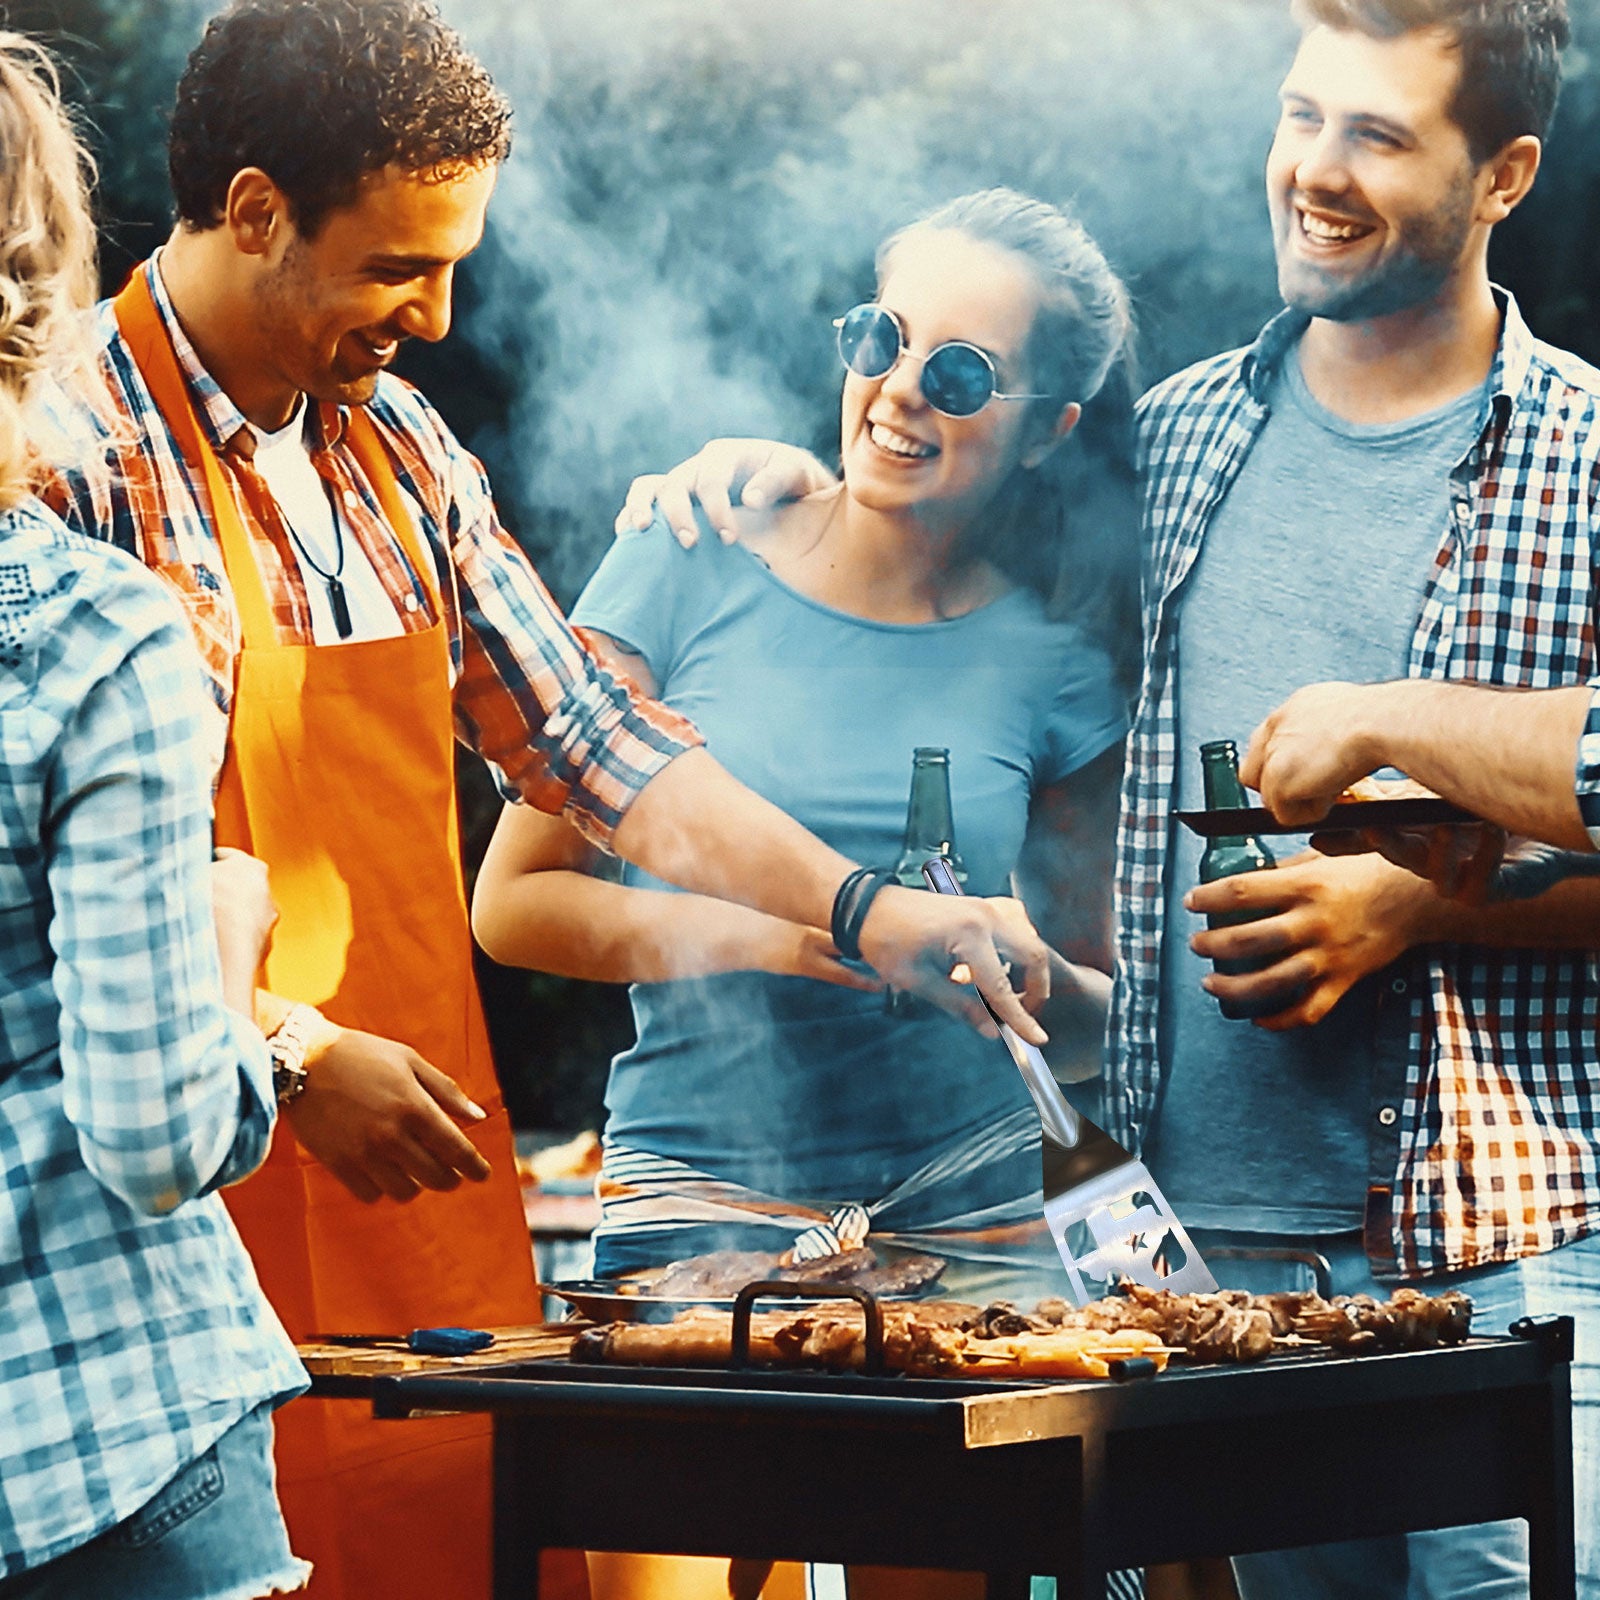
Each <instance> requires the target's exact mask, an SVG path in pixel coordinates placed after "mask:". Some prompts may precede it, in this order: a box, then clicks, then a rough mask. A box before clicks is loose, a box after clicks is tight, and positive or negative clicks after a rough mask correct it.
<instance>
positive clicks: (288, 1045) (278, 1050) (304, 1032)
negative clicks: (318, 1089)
mask: <svg viewBox="0 0 1600 1600" xmlns="http://www.w3.org/2000/svg"><path fill="white" fill-rule="evenodd" d="M316 1020H317V1013H316V1012H315V1011H313V1010H312V1009H311V1007H310V1006H290V1007H289V1010H288V1013H287V1015H286V1016H285V1017H284V1019H283V1021H282V1022H280V1023H279V1024H278V1026H277V1027H276V1028H274V1029H273V1030H272V1032H271V1033H270V1034H269V1035H268V1036H267V1055H268V1056H269V1057H270V1059H271V1061H272V1092H273V1093H274V1094H275V1095H277V1097H278V1104H279V1105H280V1106H283V1105H287V1104H288V1103H289V1102H290V1101H291V1100H293V1099H295V1098H296V1096H298V1095H301V1094H304V1093H305V1088H306V1046H307V1044H308V1043H309V1042H310V1037H311V1027H312V1024H313V1023H315V1022H316Z"/></svg>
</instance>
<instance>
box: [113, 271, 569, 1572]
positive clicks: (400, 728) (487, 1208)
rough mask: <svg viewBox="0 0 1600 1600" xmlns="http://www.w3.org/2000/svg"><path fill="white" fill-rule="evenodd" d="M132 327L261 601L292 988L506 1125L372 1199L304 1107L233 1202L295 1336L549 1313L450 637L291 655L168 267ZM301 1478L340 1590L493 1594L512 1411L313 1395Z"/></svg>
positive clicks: (243, 716)
mask: <svg viewBox="0 0 1600 1600" xmlns="http://www.w3.org/2000/svg"><path fill="white" fill-rule="evenodd" d="M116 314H117V320H118V323H119V325H120V327H121V330H122V333H123V337H124V338H125V339H126V341H127V343H128V345H129V347H130V349H131V351H132V354H133V357H134V360H135V361H136V362H137V363H138V366H139V370H140V371H141V373H142V374H143V375H144V378H145V381H146V382H147V383H148V384H149V386H150V390H151V393H152V395H153V396H154V397H155V401H156V404H157V405H158V406H159V407H160V409H161V413H162V415H163V416H164V417H165V418H166V420H167V423H168V425H169V426H170V427H171V428H172V431H173V433H174V435H175V436H176V437H177V439H178V441H179V443H180V445H181V446H182V448H183V451H184V455H185V457H186V458H187V459H188V460H189V462H190V463H191V464H192V465H193V466H194V467H196V468H198V469H199V470H200V471H201V472H202V473H203V474H204V477H205V482H206V487H207V491H208V493H209V496H210V500H211V508H212V515H213V517H214V519H215V524H216V531H217V533H218V536H219V538H220V540H221V545H222V556H223V562H224V566H225V568H226V571H227V575H228V580H229V583H230V585H231V586H232V589H233V594H234V598H235V600H236V602H237V604H238V607H239V614H240V619H241V623H242V634H243V637H242V649H241V651H240V655H239V662H238V677H237V681H236V685H235V695H234V703H233V716H232V723H231V728H230V732H229V742H228V752H227V758H226V761H225V763H224V766H223V771H222V781H221V788H220V791H219V793H218V795H217V822H216V837H217V842H218V843H219V844H225V845H236V846H238V847H239V848H240V849H243V850H248V851H251V852H252V853H253V854H255V855H257V856H260V857H261V858H262V859H263V860H265V861H266V863H267V865H268V867H269V868H270V871H271V883H272V892H273V895H274V896H275V898H276V900H277V903H278V908H279V920H278V924H277V927H276V929H275V930H274V932H273V937H272V949H271V953H270V955H269V956H268V960H267V969H266V986H267V987H268V988H269V989H270V990H272V992H273V993H275V994H279V995H283V996H285V997H287V998H289V999H294V1000H303V1001H307V1002H309V1003H311V1004H313V1005H316V1006H317V1007H318V1008H319V1009H320V1010H321V1011H322V1012H323V1013H324V1014H325V1015H326V1016H327V1017H328V1018H329V1019H330V1020H332V1021H334V1022H337V1023H340V1024H342V1025H343V1026H346V1027H351V1028H360V1029H363V1030H365V1031H367V1032H370V1033H376V1034H381V1035H383V1036H384V1037H385V1038H389V1039H398V1040H401V1041H403V1042H404V1043H406V1044H408V1045H410V1046H411V1047H412V1048H413V1049H414V1050H416V1051H417V1052H418V1053H419V1054H420V1055H422V1056H423V1057H424V1058H425V1059H426V1060H428V1061H430V1062H432V1063H433V1065H435V1066H436V1067H438V1068H439V1069H440V1070H441V1071H444V1072H447V1073H449V1074H450V1076H451V1077H453V1078H454V1079H455V1080H456V1081H457V1083H459V1084H460V1085H461V1087H462V1088H463V1089H464V1090H465V1091H466V1093H467V1094H468V1095H470V1096H471V1097H472V1098H473V1099H474V1100H476V1101H477V1102H478V1104H479V1105H480V1106H482V1107H483V1108H484V1109H485V1110H486V1111H487V1112H488V1113H489V1116H488V1119H487V1120H486V1121H485V1122H483V1123H480V1124H478V1125H477V1126H476V1127H473V1128H471V1129H469V1130H467V1131H468V1134H469V1136H470V1137H471V1139H472V1141H473V1143H474V1144H475V1145H476V1146H477V1147H478V1148H479V1149H480V1150H481V1151H482V1152H483V1154H484V1155H485V1156H486V1157H487V1158H488V1160H489V1161H490V1163H491V1164H492V1166H493V1173H492V1175H491V1176H490V1178H489V1179H488V1181H487V1182H486V1183H483V1184H473V1183H463V1184H462V1185H461V1187H460V1188H459V1189H457V1190H456V1191H455V1192H454V1193H451V1194H437V1193H433V1192H430V1191H427V1190H425V1191H424V1192H423V1193H422V1194H421V1195H420V1196H419V1197H418V1198H417V1199H416V1200H413V1201H412V1202H410V1203H409V1204H407V1205H399V1204H397V1203H395V1202H394V1201H392V1200H388V1199H384V1200H380V1201H378V1202H377V1203H376V1204H375V1205H371V1206H367V1205H363V1204H362V1203H361V1202H360V1201H358V1200H356V1199H355V1198H354V1197H353V1196H352V1195H351V1194H350V1193H349V1192H348V1191H347V1190H346V1189H345V1188H344V1187H343V1185H341V1184H340V1183H339V1182H338V1180H337V1179H335V1178H334V1177H333V1176H332V1175H331V1174H330V1173H329V1172H327V1171H326V1170H325V1169H324V1168H323V1167H322V1166H321V1165H319V1164H318V1163H317V1162H316V1161H315V1160H314V1159H313V1158H312V1157H311V1156H310V1155H309V1154H308V1153H307V1152H306V1151H305V1150H304V1149H303V1148H302V1147H301V1146H300V1144H299V1143H298V1142H297V1141H296V1139H295V1137H294V1131H293V1129H292V1128H291V1127H290V1125H289V1123H288V1119H283V1120H282V1121H280V1122H279V1124H278V1128H277V1133H276V1136H275V1137H274V1139H273V1143H272V1150H271V1154H270V1155H269V1156H268V1158H267V1162H266V1164H265V1166H263V1167H262V1169H261V1170H260V1171H259V1172H258V1173H257V1174H256V1175H255V1176H254V1177H252V1178H250V1179H249V1180H248V1181H247V1182H245V1183H244V1184H242V1185H240V1186H239V1187H236V1188H233V1189H230V1190H229V1191H228V1193H227V1201H228V1207H229V1210H230V1211H231V1212H232V1213H233V1217H234V1221H235V1222H236V1223H237V1224H238V1227H239V1231H240V1233H241V1234H242V1235H243V1237H244V1242H245V1244H246V1246H247V1247H248V1248H249V1251H250V1254H251V1257H252V1258H253V1260H254V1262H255V1266H256V1271H257V1273H258V1274H259V1275H260V1278H261V1284H262V1287H263V1288H264V1289H265V1290H266V1292H267V1296H268V1298H269V1299H270V1300H271V1301H272V1304H273V1306H274V1307H275V1308H276V1309H277V1312H278V1314H279V1316H280V1317H281V1318H282V1319H283V1322H284V1325H285V1326H286V1327H287V1328H288V1330H289V1333H290V1335H291V1337H293V1338H295V1339H304V1338H305V1337H306V1336H307V1335H309V1334H312V1333H327V1332H374V1333H386V1332H402V1333H403V1332H405V1331H406V1330H407V1329H410V1328H414V1327H429V1326H435V1325H439V1324H458V1325H462V1326H466V1327H485V1326H504V1325H506V1324H513V1323H528V1322H535V1321H537V1320H538V1318H539V1310H538V1300H537V1296H536V1295H535V1292H534V1289H533V1263H532V1253H531V1249H530V1246H529V1240H528V1231H527V1227H526V1224H525V1223H524V1221H523V1215H522V1207H521V1203H520V1197H519V1194H518V1189H517V1182H516V1173H515V1164H514V1161H513V1156H512V1143H511V1129H510V1125H509V1122H508V1119H507V1116H506V1112H505V1108H504V1103H503V1101H502V1099H501V1096H500V1091H499V1085H498V1083H497V1081H496V1079H495V1074H494V1066H493V1062H492V1060H491V1058H490V1054H489V1044H488V1037H487V1034H486V1033H485V1030H484V1025H483V1017H482V1013H481V1010H480V1008H479V1004H478V997H477V993H476V990H475V988H474V985H473V980H472V947H471V938H470V934H469V932H468V923H467V910H466V903H465V897H464V893H463V889H462V881H461V862H460V850H459V844H458V833H457V824H456V795H455V776H454V766H453V756H454V741H453V736H452V721H451V709H452V708H451V695H450V682H449V656H448V643H447V640H446V637H445V627H444V623H443V621H442V620H441V621H438V622H436V623H435V624H434V625H433V626H432V627H431V628H428V629H425V630H422V631H419V632H416V633H409V634H403V635H402V636H401V637H399V638H393V639H377V640H372V641H368V642H365V643H352V644H341V645H332V646H330V645H322V646H306V645H300V644H281V643H279V642H278V640H277V632H276V629H275V627H274V625H273V621H272V612H271V609H270V607H269V605H268V603H267V596H266V590H265V586H264V584H263V582H262V579H261V575H260V572H259V570H258V569H257V567H256V564H255V559H254V557H253V555H252V553H251V546H250V536H249V535H248V533H247V532H246V530H245V527H244V524H243V522H242V521H241V519H240V516H239V512H238V508H237V506H236V503H235V501H234V498H233V496H232V494H230V493H229V492H228V486H227V484H226V482H225V480H224V477H223V471H224V469H223V467H222V464H221V463H220V462H219V460H218V459H217V456H216V453H215V452H214V451H213V449H212V448H211V445H210V442H209V440H208V439H207V438H206V437H205V435H204V433H203V431H202V429H201V428H200V426H199V423H198V420H197V419H196V417H195V415H194V412H193V410H192V407H191V403H190V399H189V392H188V388H187V386H186V385H185V383H184V381H183V376H182V372H181V370H180V368H179V366H178V362H177V357H176V355H175V354H174V352H173V349H172V345H171V342H170V340H169V339H168V337H167V334H166V330H165V328H164V327H163V326H162V323H161V320H160V317H159V314H158V313H157V311H156V308H155V305H154V302H153V301H152V299H151V297H150V291H149V287H148V285H147V284H146V282H145V279H144V274H143V273H142V272H139V273H136V274H135V275H134V277H133V280H132V282H131V283H130V284H129V285H128V287H127V288H126V289H125V290H124V291H123V292H122V294H121V295H120V296H118V298H117V302H116ZM347 437H348V439H349V442H350V446H351V448H352V450H353V451H354V453H355V455H356V457H357V459H358V460H359V461H360V463H361V466H362V468H363V469H364V471H365V473H366V475H367V478H368V480H369V482H370V483H371V484H372V486H373V489H374V491H375V492H376V494H377V496H378V498H379V501H380V503H381V504H382V506H383V508H384V510H385V512H386V513H387V515H388V518H389V521H390V523H391V525H392V527H393V529H394V532H395V533H396V535H397V536H398V537H399V539H400V541H401V543H402V545H403V546H404V548H405V551H406V553H407V555H408V556H409V557H410V559H411V563H412V566H413V567H414V569H415V570H416V571H417V572H418V573H419V574H420V575H422V578H423V581H424V582H425V583H428V584H429V585H430V588H431V586H432V584H431V580H432V574H433V567H432V563H431V562H430V560H429V559H428V556H427V554H426V552H425V551H424V549H423V548H422V544H421V540H420V538H419V535H418V532H417V530H416V528H415V526H414V525H413V523H412V519H411V517H410V515H409V514H408V512H407V510H406V508H405V505H404V503H403V502H402V499H401V496H400V493H399V487H398V484H397V482H396V480H395V476H394V471H393V468H392V467H391V465H390V463H389V460H388V458H387V456H386V454H385V452H384V449H383V446H382V444H381V442H380V441H379V439H378V436H377V434H376V432H375V430H374V429H373V427H372V423H371V421H370V420H369V419H368V418H367V416H366V415H365V413H363V412H361V411H359V410H357V411H354V412H353V413H352V414H351V418H350V426H349V433H348V435H347ZM434 600H435V604H434V614H435V616H436V617H439V618H441V619H442V617H443V615H444V612H443V608H442V606H440V605H439V604H438V597H437V595H435V596H434ZM313 1070H315V1069H314V1068H313ZM277 1464H278V1490H279V1495H280V1497H281V1499H282V1501H283V1506H284V1512H285V1515H286V1516H287V1518H288V1522H289V1530H290V1534H291V1536H292V1539H293V1543H294V1548H295V1550H296V1551H297V1552H298V1553H299V1554H300V1555H302V1556H304V1557H306V1558H307V1559H309V1560H311V1561H313V1562H314V1563H315V1564H316V1576H315V1577H314V1578H313V1580H312V1584H311V1589H310V1593H311V1594H312V1595H313V1596H315V1597H316V1600H412V1597H415V1600H439V1597H440V1596H451V1597H457V1596H459V1597H463V1600H474V1597H479V1596H487V1595H488V1593H489V1550H490V1538H489V1507H490V1452H489V1424H488V1421H487V1419H485V1418H482V1417H476V1418H475V1417H450V1418H438V1419H425V1420H415V1421H409V1422H374V1421H373V1420H372V1418H371V1416H370V1413H369V1408H368V1406H367V1404H366V1403H365V1402H363V1401H353V1400H342V1401H341V1400H307V1399H300V1400H295V1401H292V1402H291V1403H290V1404H289V1405H287V1406H286V1407H284V1408H283V1409H282V1410H280V1411H279V1412H278V1415H277Z"/></svg>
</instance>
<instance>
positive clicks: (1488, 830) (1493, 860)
mask: <svg viewBox="0 0 1600 1600" xmlns="http://www.w3.org/2000/svg"><path fill="white" fill-rule="evenodd" d="M1477 831H1478V832H1479V834H1480V835H1481V837H1480V838H1479V840H1478V844H1477V848H1476V849H1474V850H1473V852H1472V854H1471V855H1470V857H1469V858H1468V860H1467V863H1466V866H1465V867H1464V868H1463V870H1462V873H1461V878H1460V883H1459V887H1458V888H1457V891H1456V898H1457V899H1458V900H1461V901H1464V902H1465V903H1466V904H1467V905H1474V906H1481V905H1482V904H1483V903H1484V902H1485V901H1486V900H1487V899H1488V898H1489V890H1490V887H1491V886H1492V885H1493V883H1494V877H1495V874H1496V873H1497V872H1498V871H1499V870H1500V863H1501V861H1502V860H1504V858H1505V853H1506V836H1505V833H1504V831H1503V830H1502V829H1500V828H1493V827H1484V828H1480V829H1478V830H1477Z"/></svg>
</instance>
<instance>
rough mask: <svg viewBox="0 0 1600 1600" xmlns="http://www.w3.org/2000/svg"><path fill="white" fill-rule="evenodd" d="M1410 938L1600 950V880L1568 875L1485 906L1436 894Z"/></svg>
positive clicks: (1509, 946)
mask: <svg viewBox="0 0 1600 1600" xmlns="http://www.w3.org/2000/svg"><path fill="white" fill-rule="evenodd" d="M1418 934H1419V937H1418V938H1417V939H1416V940H1414V941H1413V942H1416V943H1423V942H1431V941H1434V940H1439V941H1444V942H1447V943H1453V944H1478V945H1486V946H1488V947H1489V948H1491V949H1497V950H1528V949H1534V950H1600V880H1596V879H1594V878H1581V879H1570V880H1568V881H1567V882H1565V883H1558V884H1556V885H1555V886H1554V887H1553V888H1551V889H1548V890H1546V892H1545V893H1544V894H1541V895H1539V896H1537V897H1536V898H1534V899H1531V900H1512V901H1505V902H1503V903H1500V904H1495V905H1486V906H1469V905H1463V904H1461V903H1460V902H1459V901H1455V900H1446V899H1444V898H1442V897H1440V898H1439V899H1437V900H1436V901H1435V902H1434V903H1433V904H1432V905H1431V906H1429V908H1428V909H1427V911H1426V912H1425V913H1424V916H1423V918H1422V919H1421V924H1420V926H1419V929H1418Z"/></svg>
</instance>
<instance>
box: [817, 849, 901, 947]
mask: <svg viewBox="0 0 1600 1600" xmlns="http://www.w3.org/2000/svg"><path fill="white" fill-rule="evenodd" d="M894 881H895V876H894V872H893V870H892V869H891V868H889V867H857V868H856V870H855V871H854V872H852V873H851V874H850V876H849V877H847V878H846V879H845V880H844V882H843V883H841V884H840V885H839V892H838V893H837V894H836V895H835V896H834V898H833V916H832V918H831V919H830V926H831V930H832V933H833V944H834V948H835V949H836V950H837V951H838V952H839V954H840V955H842V956H843V957H844V958H845V960H846V961H859V960H861V929H862V925H863V924H864V923H865V922H866V920H867V913H868V911H870V910H871V909H872V902H873V901H874V900H876V899H877V898H878V894H879V891H880V890H882V889H885V888H887V887H888V886H889V885H890V884H891V883H893V882H894Z"/></svg>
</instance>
